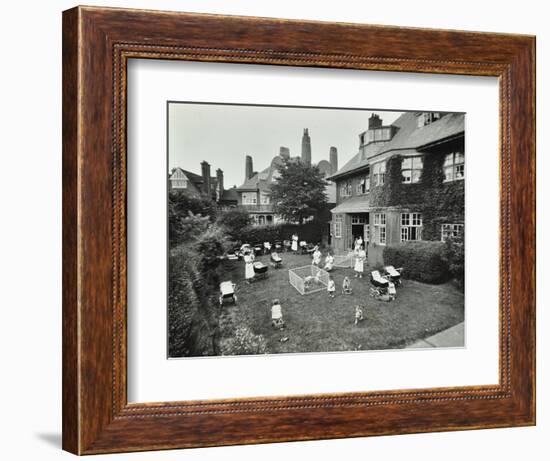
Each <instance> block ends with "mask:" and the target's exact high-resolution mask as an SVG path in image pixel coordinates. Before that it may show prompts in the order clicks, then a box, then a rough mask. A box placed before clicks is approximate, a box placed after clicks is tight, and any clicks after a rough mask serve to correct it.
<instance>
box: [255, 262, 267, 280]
mask: <svg viewBox="0 0 550 461" xmlns="http://www.w3.org/2000/svg"><path fill="white" fill-rule="evenodd" d="M253 267H254V279H255V280H260V279H265V278H266V277H267V265H265V264H264V263H262V262H260V261H257V262H255V263H254V266H253Z"/></svg>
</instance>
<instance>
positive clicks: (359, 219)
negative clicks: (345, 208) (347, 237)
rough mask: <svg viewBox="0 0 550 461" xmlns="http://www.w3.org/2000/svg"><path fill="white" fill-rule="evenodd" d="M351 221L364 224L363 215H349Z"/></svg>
mask: <svg viewBox="0 0 550 461" xmlns="http://www.w3.org/2000/svg"><path fill="white" fill-rule="evenodd" d="M351 223H352V224H365V216H362V215H360V214H354V215H351Z"/></svg>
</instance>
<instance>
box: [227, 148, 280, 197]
mask: <svg viewBox="0 0 550 461" xmlns="http://www.w3.org/2000/svg"><path fill="white" fill-rule="evenodd" d="M282 163H283V158H282V157H281V156H280V155H277V156H275V157H274V158H273V160H271V164H270V165H269V166H268V167H267V168H265V169H264V170H262V171H260V172H259V173H256V174H254V175H253V176H252V177H250V178H248V179H247V180H246V181H245V182H244V183H243V184H242V185H241V186H239V187H237V190H241V191H243V190H245V191H246V190H256V189H259V190H266V191H267V190H269V188H270V186H271V184H272V183H273V182H274V181H275V177H276V176H274V175H275V172H276V171H277V167H278V166H280V165H281V164H282Z"/></svg>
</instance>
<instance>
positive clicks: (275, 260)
mask: <svg viewBox="0 0 550 461" xmlns="http://www.w3.org/2000/svg"><path fill="white" fill-rule="evenodd" d="M271 265H272V266H273V267H274V268H275V269H280V268H281V267H283V258H281V257H280V256H279V254H278V253H277V252H276V251H274V252H273V253H271Z"/></svg>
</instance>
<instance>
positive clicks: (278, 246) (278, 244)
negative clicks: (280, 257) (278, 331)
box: [273, 240, 284, 253]
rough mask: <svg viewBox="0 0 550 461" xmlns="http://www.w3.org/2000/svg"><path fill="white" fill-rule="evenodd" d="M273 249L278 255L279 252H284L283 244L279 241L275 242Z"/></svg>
mask: <svg viewBox="0 0 550 461" xmlns="http://www.w3.org/2000/svg"><path fill="white" fill-rule="evenodd" d="M273 246H274V247H275V251H276V252H277V253H280V252H281V251H284V248H283V243H282V242H281V241H280V240H275V243H274V245H273Z"/></svg>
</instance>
